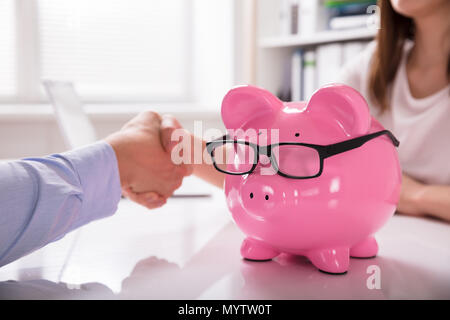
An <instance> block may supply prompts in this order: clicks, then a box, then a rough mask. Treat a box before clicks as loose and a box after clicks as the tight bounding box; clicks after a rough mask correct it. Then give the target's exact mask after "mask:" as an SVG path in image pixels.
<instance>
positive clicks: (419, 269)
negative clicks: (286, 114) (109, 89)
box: [0, 178, 450, 299]
mask: <svg viewBox="0 0 450 320" xmlns="http://www.w3.org/2000/svg"><path fill="white" fill-rule="evenodd" d="M189 179H192V180H190V181H189V182H188V183H187V186H185V187H184V191H185V192H186V191H188V192H189V191H192V190H199V189H202V190H207V191H209V192H210V193H212V197H210V198H174V199H170V200H169V201H168V203H167V205H166V206H164V207H163V208H161V209H157V210H153V211H148V210H146V209H145V208H142V207H139V206H138V205H135V204H134V203H131V202H130V201H128V200H122V201H121V203H120V205H119V210H118V212H117V213H116V214H115V215H114V216H112V217H109V218H106V219H103V220H99V221H95V222H92V223H90V224H88V225H86V226H84V227H83V228H81V229H79V230H77V231H74V232H72V233H71V234H69V235H67V236H66V237H64V238H63V239H62V240H60V241H57V242H55V243H52V244H50V245H48V246H46V247H45V248H42V249H40V250H38V251H36V252H34V253H32V254H30V255H28V256H26V257H24V258H22V259H20V260H18V261H16V262H13V263H11V264H9V265H7V266H4V267H3V268H0V299H5V298H13V299H14V298H25V299H30V298H31V299H34V298H38V299H97V298H102V299H103V298H106V299H130V298H132V299H305V298H306V299H409V298H418V299H450V224H448V223H445V222H440V221H436V220H432V219H424V218H413V217H406V216H399V215H396V216H394V217H393V218H392V219H391V220H390V221H389V222H388V223H387V225H385V226H384V227H383V229H382V230H380V231H379V232H378V235H377V239H378V242H379V245H380V252H379V255H378V257H376V258H374V259H367V260H365V259H352V260H351V262H350V269H349V271H348V273H347V274H345V275H340V276H336V275H328V274H323V273H321V272H319V271H317V270H316V269H315V268H314V267H313V266H312V265H311V264H310V263H309V262H308V260H307V259H305V258H302V257H293V256H287V255H284V256H280V257H278V258H276V259H275V260H274V261H270V262H249V261H245V260H243V259H241V257H240V255H239V248H240V243H241V241H242V239H243V237H244V235H243V234H242V233H241V232H240V231H239V229H238V228H237V227H236V226H235V225H234V223H233V222H232V221H231V219H230V215H229V213H228V211H227V209H226V205H225V201H224V196H223V194H222V191H221V190H214V189H213V188H212V187H207V186H205V185H203V184H202V183H200V182H199V181H196V180H195V178H189ZM182 192H183V190H182ZM371 265H376V266H378V267H379V270H380V279H381V289H371V290H370V289H368V287H367V279H368V278H369V277H370V276H371V274H368V273H367V268H368V267H369V266H371ZM9 280H15V281H9Z"/></svg>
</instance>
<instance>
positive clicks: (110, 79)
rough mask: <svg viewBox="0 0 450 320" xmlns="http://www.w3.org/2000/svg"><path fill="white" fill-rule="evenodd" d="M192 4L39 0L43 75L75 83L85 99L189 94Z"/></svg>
mask: <svg viewBox="0 0 450 320" xmlns="http://www.w3.org/2000/svg"><path fill="white" fill-rule="evenodd" d="M9 2H11V1H8V3H9ZM0 3H4V1H1V2H0ZM187 5H189V1H185V0H164V1H161V0H95V1H92V0H77V1H73V0H39V2H38V21H39V37H40V39H39V46H40V48H39V52H40V68H41V70H40V74H41V77H42V78H44V79H51V80H69V81H73V82H74V83H75V85H76V88H77V91H78V92H79V93H80V94H81V96H82V97H83V98H85V99H90V98H92V99H93V100H96V99H99V100H117V99H124V100H136V99H142V100H146V101H148V100H175V99H177V98H179V99H182V98H185V97H186V95H187V88H188V81H189V76H190V75H189V70H190V69H189V65H188V62H189V61H190V60H189V50H190V42H189V38H188V37H187V35H188V34H190V30H189V16H188V13H189V10H188V9H189V8H186V6H187ZM7 9H8V8H7ZM1 11H3V10H0V16H2V13H1ZM3 15H4V14H3ZM1 20H3V19H1ZM0 23H2V24H5V22H4V21H3V22H0ZM1 29H4V28H0V32H2V34H3V32H5V31H4V30H1ZM10 37H11V36H10ZM2 38H3V36H2ZM0 41H2V40H0ZM10 41H12V40H10ZM2 54H3V55H4V54H5V53H2V52H0V56H1V55H2ZM1 57H3V56H1ZM8 57H9V59H12V57H13V54H12V53H11V54H9V53H8ZM1 60H4V59H1ZM2 63H3V62H2ZM9 64H11V62H9ZM3 78H4V76H2V75H0V79H1V80H0V81H6V80H3ZM2 83H3V82H2ZM9 85H10V84H9ZM10 86H11V85H10Z"/></svg>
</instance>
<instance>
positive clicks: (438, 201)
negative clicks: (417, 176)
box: [397, 174, 450, 221]
mask: <svg viewBox="0 0 450 320" xmlns="http://www.w3.org/2000/svg"><path fill="white" fill-rule="evenodd" d="M402 180H403V181H402V190H401V193H400V201H399V203H398V207H397V210H398V211H399V212H400V213H403V214H407V215H412V216H425V215H429V216H434V217H437V218H439V219H443V220H446V221H450V186H448V185H428V184H424V183H420V182H419V181H417V180H414V179H413V178H411V177H409V176H407V175H405V174H404V175H403V179H402Z"/></svg>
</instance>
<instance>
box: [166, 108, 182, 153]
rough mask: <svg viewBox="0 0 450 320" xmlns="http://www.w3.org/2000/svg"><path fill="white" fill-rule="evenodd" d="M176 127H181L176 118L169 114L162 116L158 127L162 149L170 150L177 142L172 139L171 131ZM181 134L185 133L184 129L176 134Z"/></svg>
mask: <svg viewBox="0 0 450 320" xmlns="http://www.w3.org/2000/svg"><path fill="white" fill-rule="evenodd" d="M177 129H182V127H181V125H180V123H179V122H178V120H177V119H175V118H174V117H173V116H171V115H163V116H162V120H161V127H160V138H161V145H162V146H163V148H164V150H166V152H171V151H172V149H173V147H174V146H175V145H176V144H177V143H178V142H179V141H173V140H172V137H173V133H174V131H175V130H177ZM183 135H185V132H184V131H183V132H182V133H181V134H180V135H178V137H180V136H183Z"/></svg>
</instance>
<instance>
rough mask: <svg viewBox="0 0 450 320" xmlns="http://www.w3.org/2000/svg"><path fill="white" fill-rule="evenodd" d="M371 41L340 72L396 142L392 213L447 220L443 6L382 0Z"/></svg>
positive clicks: (434, 0) (448, 4)
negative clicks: (397, 191) (396, 193)
mask: <svg viewBox="0 0 450 320" xmlns="http://www.w3.org/2000/svg"><path fill="white" fill-rule="evenodd" d="M379 5H380V9H381V17H380V23H381V25H380V29H379V31H378V35H377V39H376V42H373V43H371V44H370V45H369V46H368V47H367V49H366V50H365V51H364V52H363V53H362V54H361V55H360V56H359V57H358V58H357V59H355V61H352V62H351V63H350V64H349V65H348V66H346V67H344V69H343V70H342V76H341V79H340V80H341V81H340V82H342V83H345V84H348V85H350V86H352V87H353V88H355V89H356V90H358V91H359V92H360V93H361V94H362V95H363V96H364V97H365V98H366V100H367V101H368V102H369V106H370V107H371V112H372V114H373V115H374V116H375V117H376V118H377V119H378V120H379V121H380V122H381V123H382V124H383V126H384V127H386V128H387V129H389V130H391V131H393V132H394V134H395V135H396V136H397V138H398V139H399V140H400V141H401V144H400V148H399V157H400V163H401V165H402V168H403V182H402V193H401V198H400V202H399V205H398V211H399V212H401V213H404V214H408V215H433V216H436V217H439V218H442V219H445V220H450V141H449V140H450V95H449V94H450V86H449V78H450V60H449V57H450V19H449V17H450V1H447V0H428V1H417V0H390V1H389V0H382V1H379Z"/></svg>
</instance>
